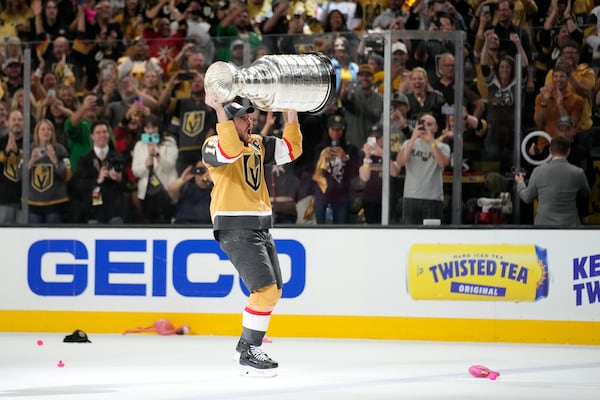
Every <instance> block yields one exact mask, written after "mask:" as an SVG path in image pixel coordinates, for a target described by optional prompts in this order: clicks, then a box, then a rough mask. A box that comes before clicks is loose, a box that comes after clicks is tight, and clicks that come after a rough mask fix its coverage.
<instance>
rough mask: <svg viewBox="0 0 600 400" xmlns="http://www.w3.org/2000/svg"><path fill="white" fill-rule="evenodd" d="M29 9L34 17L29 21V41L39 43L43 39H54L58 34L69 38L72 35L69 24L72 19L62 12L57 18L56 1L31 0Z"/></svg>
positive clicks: (43, 40)
mask: <svg viewBox="0 0 600 400" xmlns="http://www.w3.org/2000/svg"><path fill="white" fill-rule="evenodd" d="M65 3H66V2H65ZM31 9H32V11H33V15H34V17H33V18H31V19H30V21H29V24H30V28H29V41H30V42H37V43H36V45H39V44H42V43H43V42H45V41H50V42H51V41H54V39H56V38H57V37H59V36H65V37H69V38H70V37H71V36H72V32H71V30H70V26H69V24H70V23H71V22H72V21H71V20H69V19H68V18H65V15H62V14H61V15H60V18H58V16H59V13H58V1H56V0H46V1H45V2H42V0H33V1H32V2H31Z"/></svg>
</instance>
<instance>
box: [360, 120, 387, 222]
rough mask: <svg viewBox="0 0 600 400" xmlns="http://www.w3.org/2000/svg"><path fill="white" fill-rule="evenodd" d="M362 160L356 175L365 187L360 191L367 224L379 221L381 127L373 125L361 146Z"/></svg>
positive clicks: (381, 161) (381, 170) (381, 157)
mask: <svg viewBox="0 0 600 400" xmlns="http://www.w3.org/2000/svg"><path fill="white" fill-rule="evenodd" d="M362 153H363V160H362V165H361V166H360V168H359V169H358V177H359V178H360V180H361V181H362V182H363V183H364V185H365V187H364V189H363V193H362V208H363V211H364V213H365V222H366V223H367V224H380V223H381V190H382V187H383V180H382V176H383V175H382V172H383V129H382V126H381V124H377V125H374V126H373V128H371V132H370V133H369V136H368V137H367V141H366V142H365V144H363V147H362Z"/></svg>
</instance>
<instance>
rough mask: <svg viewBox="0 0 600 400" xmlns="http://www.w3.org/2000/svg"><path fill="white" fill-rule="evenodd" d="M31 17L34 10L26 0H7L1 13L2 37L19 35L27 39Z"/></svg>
mask: <svg viewBox="0 0 600 400" xmlns="http://www.w3.org/2000/svg"><path fill="white" fill-rule="evenodd" d="M31 18H33V12H32V11H31V8H30V7H29V5H28V4H27V3H26V2H25V1H22V0H6V6H5V7H4V9H3V10H2V12H1V13H0V37H10V36H18V37H19V38H21V39H26V38H27V35H28V34H29V20H30V19H31Z"/></svg>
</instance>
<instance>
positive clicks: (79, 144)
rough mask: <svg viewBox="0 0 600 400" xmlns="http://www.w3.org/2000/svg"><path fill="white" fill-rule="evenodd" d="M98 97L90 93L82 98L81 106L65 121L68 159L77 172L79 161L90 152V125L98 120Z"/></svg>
mask: <svg viewBox="0 0 600 400" xmlns="http://www.w3.org/2000/svg"><path fill="white" fill-rule="evenodd" d="M97 102H98V97H97V95H95V94H93V93H90V94H88V95H87V96H85V97H84V99H83V102H82V103H81V105H80V106H79V107H78V108H77V109H76V110H75V112H73V114H72V115H71V116H70V117H69V118H67V120H66V121H65V132H66V133H67V135H68V137H69V159H70V160H71V168H73V171H74V172H77V168H78V166H79V159H80V158H81V157H82V156H83V155H84V154H87V153H88V152H89V151H90V150H92V142H91V141H90V135H91V134H92V125H93V124H94V123H95V122H96V120H97V119H98V104H97Z"/></svg>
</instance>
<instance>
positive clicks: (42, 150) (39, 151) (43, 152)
mask: <svg viewBox="0 0 600 400" xmlns="http://www.w3.org/2000/svg"><path fill="white" fill-rule="evenodd" d="M38 154H39V155H40V157H44V156H45V155H46V148H45V147H40V148H39V149H38Z"/></svg>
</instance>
